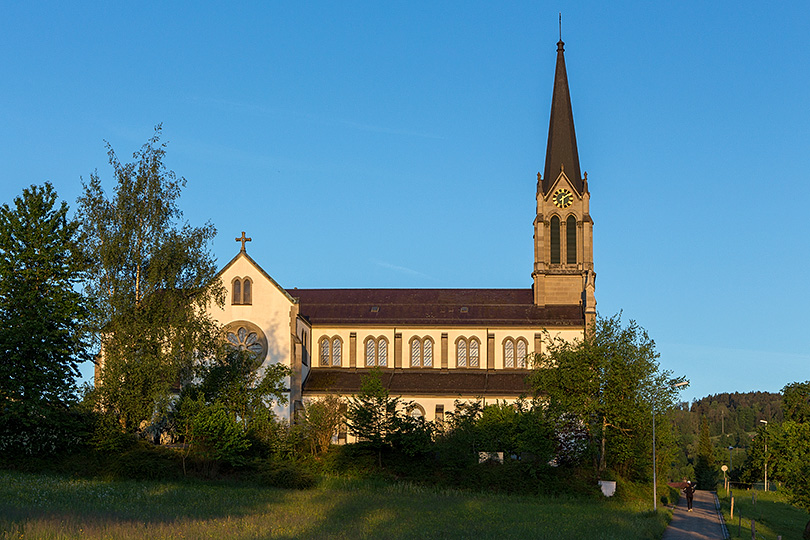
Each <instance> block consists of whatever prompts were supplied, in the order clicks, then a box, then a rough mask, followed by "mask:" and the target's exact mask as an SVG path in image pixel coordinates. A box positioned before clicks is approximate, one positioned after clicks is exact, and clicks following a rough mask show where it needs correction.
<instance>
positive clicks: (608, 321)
mask: <svg viewBox="0 0 810 540" xmlns="http://www.w3.org/2000/svg"><path fill="white" fill-rule="evenodd" d="M546 343H547V346H546V350H545V351H544V352H543V353H541V354H538V355H537V356H536V358H535V362H534V365H535V369H534V370H533V371H532V373H531V375H530V379H529V380H530V383H531V386H532V388H533V389H534V391H535V393H536V395H538V396H542V397H544V398H545V399H547V400H548V408H549V414H550V415H551V416H552V417H556V418H559V419H565V418H570V417H572V416H573V417H574V418H576V419H577V420H578V421H579V422H581V424H582V425H583V426H585V428H586V430H587V433H588V438H589V448H590V451H591V453H592V455H593V456H594V470H595V472H596V473H597V474H601V473H602V472H604V471H605V469H606V468H608V467H610V468H614V469H616V470H618V471H619V472H620V473H621V474H624V475H627V476H631V477H637V478H647V476H649V475H648V473H647V471H648V470H651V469H652V467H651V461H650V460H651V457H652V456H651V449H652V439H651V429H650V426H651V423H652V405H653V402H655V408H656V414H657V415H659V416H660V417H661V418H663V417H664V413H665V412H667V411H668V410H669V409H670V408H671V407H672V406H673V404H674V402H675V398H676V395H677V390H676V389H674V388H672V384H674V383H676V382H680V381H682V380H683V379H674V380H673V379H672V375H671V373H670V372H668V371H660V370H659V366H658V362H657V359H658V353H657V352H656V350H655V342H653V340H652V339H650V337H649V336H648V335H647V332H646V331H645V330H644V329H643V328H641V327H640V326H639V325H638V324H637V323H636V322H635V321H632V320H631V321H630V323H629V324H628V325H627V326H622V323H621V315H620V314H617V315H614V316H613V317H610V318H603V317H598V318H597V319H596V322H595V324H594V325H593V326H592V327H590V328H589V329H588V330H587V331H586V333H585V336H584V338H583V339H582V340H575V341H566V340H564V339H562V338H560V337H551V336H548V337H547V339H546Z"/></svg>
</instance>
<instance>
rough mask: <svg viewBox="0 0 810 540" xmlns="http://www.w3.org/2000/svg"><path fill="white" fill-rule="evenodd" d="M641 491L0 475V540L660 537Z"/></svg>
mask: <svg viewBox="0 0 810 540" xmlns="http://www.w3.org/2000/svg"><path fill="white" fill-rule="evenodd" d="M642 492H644V489H642V488H638V487H631V488H630V489H628V490H626V493H625V496H624V499H623V500H604V499H595V498H559V499H556V498H538V497H522V496H510V495H484V494H480V495H476V494H469V493H464V492H458V491H453V490H449V489H432V488H428V487H424V486H417V485H411V484H388V483H383V482H370V481H362V480H350V479H340V478H332V479H327V480H326V481H324V482H322V483H321V485H320V486H319V487H318V488H316V489H312V490H308V491H286V490H279V489H269V488H261V487H258V486H253V485H244V484H243V485H234V484H226V483H203V482H157V481H141V482H134V481H124V482H109V481H103V480H75V479H68V478H62V477H58V476H48V475H40V474H25V473H18V472H4V471H0V539H12V538H13V539H26V538H31V539H34V538H36V539H43V540H49V539H54V540H56V539H59V540H62V539H72V538H88V539H102V538H103V539H111V540H114V539H129V538H150V539H164V538H166V539H168V538H172V539H174V538H189V539H196V538H233V539H237V540H239V539H249V538H250V539H252V538H271V539H295V538H314V539H318V538H324V539H327V538H328V539H344V538H345V539H357V538H391V539H408V538H440V539H441V538H475V539H486V538H493V539H495V538H497V539H499V540H503V539H508V538H539V539H544V538H548V539H552V538H553V539H560V540H566V539H581V538H589V539H606V540H608V539H627V538H649V539H655V538H660V537H661V535H662V534H663V531H664V529H665V527H666V523H667V522H668V521H669V518H670V517H671V514H670V513H669V512H668V511H659V513H658V514H657V515H654V514H653V513H652V512H649V511H648V506H649V504H647V502H646V501H644V500H641V499H642V497H640V494H642ZM644 495H645V497H646V492H644Z"/></svg>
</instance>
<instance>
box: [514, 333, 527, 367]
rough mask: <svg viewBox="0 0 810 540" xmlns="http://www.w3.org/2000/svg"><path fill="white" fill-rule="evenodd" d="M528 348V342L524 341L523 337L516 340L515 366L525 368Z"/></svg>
mask: <svg viewBox="0 0 810 540" xmlns="http://www.w3.org/2000/svg"><path fill="white" fill-rule="evenodd" d="M528 348H529V344H528V343H526V340H525V339H518V341H517V358H516V360H517V367H519V368H525V367H527V366H526V364H527V360H528Z"/></svg>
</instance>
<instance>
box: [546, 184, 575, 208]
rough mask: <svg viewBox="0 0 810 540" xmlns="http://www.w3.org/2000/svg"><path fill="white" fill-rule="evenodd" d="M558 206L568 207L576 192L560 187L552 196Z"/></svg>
mask: <svg viewBox="0 0 810 540" xmlns="http://www.w3.org/2000/svg"><path fill="white" fill-rule="evenodd" d="M551 200H552V201H554V206H556V207H557V208H567V207H569V206H571V203H572V202H574V194H573V193H571V192H570V191H568V190H567V189H558V190H557V191H555V192H554V196H553V197H552V198H551Z"/></svg>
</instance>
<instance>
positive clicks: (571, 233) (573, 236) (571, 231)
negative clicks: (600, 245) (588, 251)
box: [565, 216, 577, 264]
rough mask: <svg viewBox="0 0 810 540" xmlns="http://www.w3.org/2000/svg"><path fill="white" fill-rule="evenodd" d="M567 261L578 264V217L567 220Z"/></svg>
mask: <svg viewBox="0 0 810 540" xmlns="http://www.w3.org/2000/svg"><path fill="white" fill-rule="evenodd" d="M565 263H566V264H577V218H575V217H574V216H568V219H566V220H565Z"/></svg>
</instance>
